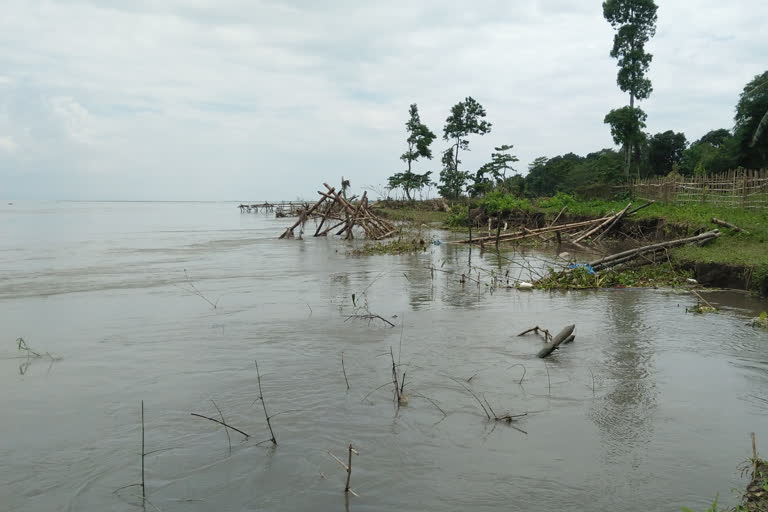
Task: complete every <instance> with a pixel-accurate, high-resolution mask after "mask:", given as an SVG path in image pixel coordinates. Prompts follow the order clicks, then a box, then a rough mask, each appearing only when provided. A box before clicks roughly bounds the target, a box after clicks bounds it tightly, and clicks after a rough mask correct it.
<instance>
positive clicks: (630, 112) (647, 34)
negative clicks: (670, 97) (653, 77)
mask: <svg viewBox="0 0 768 512" xmlns="http://www.w3.org/2000/svg"><path fill="white" fill-rule="evenodd" d="M657 9H658V7H657V6H656V2H654V1H653V0H606V1H605V2H603V17H605V19H606V20H608V23H610V24H611V27H613V28H614V29H615V30H616V35H615V36H614V38H613V48H612V49H611V57H613V58H614V59H616V60H617V61H618V62H617V64H618V66H619V74H618V77H617V79H616V83H617V84H618V86H619V89H621V90H622V91H624V92H627V93H629V105H628V106H626V107H621V108H618V109H613V110H611V111H610V112H609V113H608V115H606V116H605V120H604V122H605V123H606V124H609V125H610V126H611V135H612V136H613V140H614V142H615V143H616V144H617V145H620V146H624V152H625V155H626V166H625V167H624V177H625V178H629V174H630V167H631V163H632V154H633V152H634V153H639V146H640V143H641V142H643V141H644V140H645V139H646V136H645V134H644V133H643V132H642V128H645V119H646V117H647V116H646V114H645V112H643V111H642V110H641V109H639V108H637V107H635V100H636V99H637V100H644V99H647V98H648V97H649V96H650V95H651V91H653V87H652V86H651V81H650V80H649V79H648V78H646V75H647V73H648V67H649V66H650V64H651V60H652V59H653V55H651V54H650V53H648V52H646V51H645V45H646V43H648V41H650V39H651V38H652V37H653V36H654V35H655V34H656V10H657Z"/></svg>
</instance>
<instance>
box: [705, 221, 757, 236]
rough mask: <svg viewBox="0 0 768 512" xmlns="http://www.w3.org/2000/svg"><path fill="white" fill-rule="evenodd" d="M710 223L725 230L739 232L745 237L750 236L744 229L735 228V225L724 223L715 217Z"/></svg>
mask: <svg viewBox="0 0 768 512" xmlns="http://www.w3.org/2000/svg"><path fill="white" fill-rule="evenodd" d="M712 222H713V223H714V224H717V225H719V226H724V227H726V228H730V229H732V230H734V231H740V232H742V233H744V234H745V235H749V234H750V233H749V231H747V230H745V229H741V228H740V227H739V226H737V225H735V224H731V223H730V222H726V221H724V220H722V219H718V218H716V217H713V218H712Z"/></svg>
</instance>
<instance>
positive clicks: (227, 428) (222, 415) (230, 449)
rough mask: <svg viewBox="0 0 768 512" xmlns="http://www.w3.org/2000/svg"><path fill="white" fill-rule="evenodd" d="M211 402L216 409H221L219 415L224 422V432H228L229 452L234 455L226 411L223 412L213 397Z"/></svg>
mask: <svg viewBox="0 0 768 512" xmlns="http://www.w3.org/2000/svg"><path fill="white" fill-rule="evenodd" d="M211 403H212V404H213V406H214V407H215V408H216V410H217V411H219V416H221V422H222V423H223V424H224V432H225V433H226V434H227V444H228V445H229V454H230V455H232V438H231V437H230V436H229V426H227V420H225V419H224V413H222V412H221V409H219V406H218V405H216V402H214V401H213V398H211Z"/></svg>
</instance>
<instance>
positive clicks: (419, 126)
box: [388, 103, 435, 201]
mask: <svg viewBox="0 0 768 512" xmlns="http://www.w3.org/2000/svg"><path fill="white" fill-rule="evenodd" d="M408 113H409V115H410V118H409V119H408V122H406V123H405V129H406V131H407V132H408V138H407V139H406V143H407V144H408V150H407V151H406V152H405V153H403V154H402V155H401V156H400V160H402V161H403V162H406V163H407V164H408V169H406V170H405V172H398V173H395V174H393V175H392V176H390V177H389V181H388V188H389V190H394V189H396V188H399V187H402V189H403V191H404V192H405V195H406V197H407V198H408V200H409V201H411V200H412V198H411V191H412V190H415V191H419V190H421V189H422V188H424V187H426V186H428V185H429V183H430V182H429V175H430V174H432V172H431V171H427V172H425V173H424V174H416V173H414V172H413V171H412V167H413V163H414V162H416V161H417V160H418V159H419V158H426V159H429V160H431V159H432V150H431V149H430V148H429V146H431V145H432V141H434V140H435V134H434V133H432V131H431V130H430V129H429V128H427V126H426V125H425V124H424V123H422V122H421V118H420V117H419V107H418V106H417V105H416V104H415V103H413V104H412V105H411V107H410V109H409V110H408Z"/></svg>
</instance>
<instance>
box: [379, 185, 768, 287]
mask: <svg viewBox="0 0 768 512" xmlns="http://www.w3.org/2000/svg"><path fill="white" fill-rule="evenodd" d="M381 206H383V207H385V208H383V209H386V214H388V216H390V217H394V218H397V219H398V220H403V221H406V222H409V221H410V222H419V223H421V222H441V221H442V222H443V223H445V222H446V221H447V219H448V215H449V214H448V213H447V212H445V210H446V206H447V204H446V203H445V202H444V201H443V200H431V201H417V202H414V203H410V204H403V203H402V202H398V201H388V202H386V203H384V204H382V205H381ZM470 217H471V218H472V220H473V224H474V226H475V227H474V229H475V230H477V231H478V232H479V231H483V230H486V229H488V225H489V219H490V222H491V224H492V225H493V226H494V227H495V223H496V219H495V218H490V217H489V216H488V215H487V213H486V212H485V209H483V208H472V210H470ZM591 218H593V217H592V216H588V215H573V214H569V213H568V212H567V211H566V212H564V213H563V215H561V216H560V218H559V219H558V220H557V222H558V224H565V223H570V222H580V221H584V220H589V219H591ZM553 220H554V215H552V214H550V213H546V212H543V211H529V210H518V211H513V212H510V213H508V214H507V215H504V216H503V221H504V222H506V223H507V226H508V228H509V229H513V228H514V227H515V226H524V227H526V228H529V229H536V228H542V227H545V226H548V225H549V224H550V223H551V222H552V221H553ZM711 228H712V226H707V225H704V224H702V225H694V224H690V223H682V222H670V221H669V220H667V219H666V218H664V217H640V218H625V219H623V220H622V221H621V223H620V224H619V225H618V226H617V227H616V228H615V229H614V230H613V232H612V234H611V235H610V238H612V239H613V240H616V241H630V242H632V243H633V244H637V245H640V244H649V243H653V242H661V241H667V240H674V239H677V238H683V237H686V236H693V235H697V234H699V233H701V232H704V231H706V230H708V229H711ZM725 231H727V229H726V230H725ZM715 243H717V244H729V242H728V241H727V240H718V241H717V242H715ZM758 244H759V242H757V241H756V242H755V243H754V245H755V247H757V246H758ZM724 247H727V246H725V245H724ZM766 250H768V247H766ZM681 252H682V253H683V254H681ZM758 252H760V251H758ZM699 257H700V255H699V254H696V255H695V256H693V257H691V255H690V254H688V253H687V252H686V251H679V250H671V251H670V258H671V259H672V261H673V262H674V263H675V264H676V265H678V266H679V267H680V268H682V269H684V270H688V271H690V272H692V273H693V277H694V278H695V279H696V280H697V281H698V282H699V283H700V284H702V285H703V286H707V287H713V288H730V289H737V290H748V291H752V292H756V293H759V294H760V295H762V296H768V264H762V265H761V264H757V265H755V264H741V263H733V262H723V261H710V260H707V259H706V258H701V259H697V258H699ZM721 259H722V258H721Z"/></svg>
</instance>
